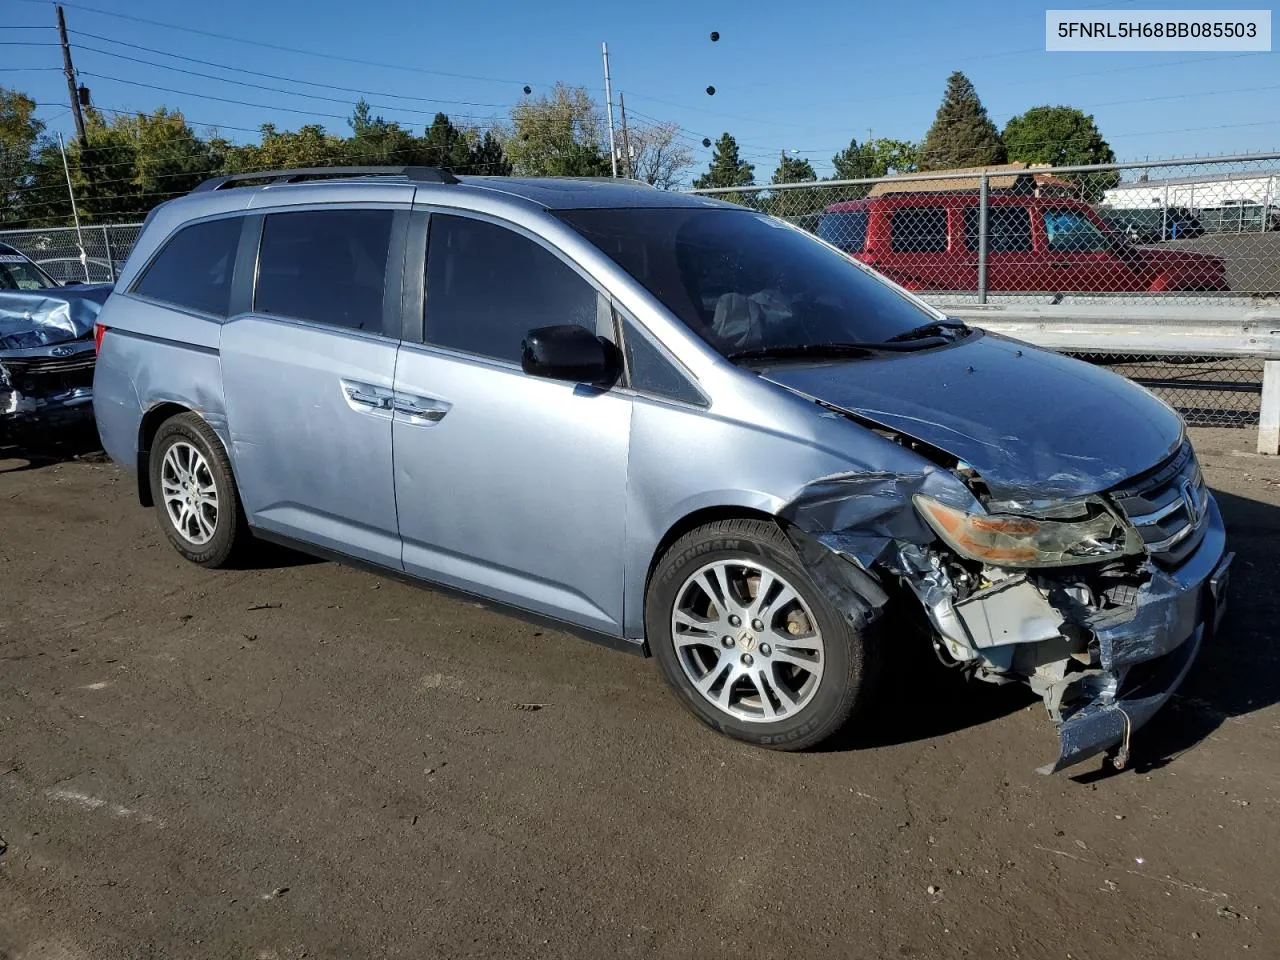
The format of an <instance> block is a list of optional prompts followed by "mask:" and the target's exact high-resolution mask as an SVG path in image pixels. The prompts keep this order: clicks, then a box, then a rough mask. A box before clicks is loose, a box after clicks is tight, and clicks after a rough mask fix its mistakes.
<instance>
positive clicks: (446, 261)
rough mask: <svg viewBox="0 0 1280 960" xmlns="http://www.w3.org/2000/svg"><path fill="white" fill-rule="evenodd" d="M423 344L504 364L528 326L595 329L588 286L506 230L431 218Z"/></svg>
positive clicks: (516, 358)
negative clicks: (561, 325)
mask: <svg viewBox="0 0 1280 960" xmlns="http://www.w3.org/2000/svg"><path fill="white" fill-rule="evenodd" d="M430 229H431V235H430V241H429V243H428V247H427V290H426V298H427V299H426V337H425V339H426V342H427V343H429V344H433V345H434V346H438V347H447V348H449V349H451V350H460V351H463V352H464V353H474V354H477V355H479V356H482V357H492V358H494V359H497V360H506V361H509V362H511V363H519V362H520V352H521V344H522V342H523V341H524V338H525V336H526V335H527V334H528V332H529V331H530V330H532V329H534V328H535V327H546V326H551V325H552V324H562V323H576V324H578V325H579V326H583V327H586V328H587V329H588V330H590V331H592V332H593V333H594V332H595V329H596V306H597V300H598V295H597V293H596V291H595V288H594V287H592V286H591V284H589V283H587V282H586V281H585V280H584V279H582V277H580V276H579V275H578V274H577V273H575V272H574V271H573V270H572V269H570V268H569V266H568V265H566V264H565V263H564V261H562V260H561V259H560V258H559V257H556V256H555V255H554V254H552V253H551V252H550V251H548V250H546V249H545V248H543V247H541V246H539V245H538V244H536V243H534V242H533V241H532V240H530V239H528V238H527V237H523V236H521V235H520V234H518V233H516V232H514V231H513V230H508V229H507V228H506V227H500V226H498V225H497V224H493V223H488V222H486V221H484V220H474V219H471V218H470V217H451V216H447V215H444V214H432V215H431V228H430Z"/></svg>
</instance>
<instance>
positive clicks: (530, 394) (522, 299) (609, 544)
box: [393, 213, 631, 636]
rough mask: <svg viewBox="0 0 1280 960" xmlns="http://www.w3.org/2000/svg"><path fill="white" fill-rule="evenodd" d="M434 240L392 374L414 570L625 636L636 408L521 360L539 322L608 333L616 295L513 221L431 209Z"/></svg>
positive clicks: (400, 500) (398, 479)
mask: <svg viewBox="0 0 1280 960" xmlns="http://www.w3.org/2000/svg"><path fill="white" fill-rule="evenodd" d="M415 216H416V215H415ZM429 237H430V238H429V242H428V244H427V253H426V267H425V286H426V293H425V311H424V315H423V332H422V336H421V337H420V338H419V339H420V342H418V343H411V342H410V339H409V338H408V337H406V341H405V343H404V345H403V346H402V348H401V352H400V357H399V361H398V363H397V366H396V376H395V392H396V405H395V406H396V408H395V418H394V421H393V436H394V445H395V488H396V489H395V493H396V504H397V507H398V510H399V517H400V536H401V539H402V541H403V549H404V553H403V558H404V568H405V570H406V571H407V572H409V573H411V574H414V575H417V576H421V577H424V578H426V579H429V580H433V581H436V582H440V583H444V584H447V585H449V586H452V587H455V588H458V589H462V590H466V591H468V592H472V593H476V594H479V595H481V596H485V597H489V598H492V599H495V600H500V601H502V602H505V603H509V604H513V605H515V606H518V607H522V608H524V609H526V610H530V611H534V612H536V613H540V614H544V615H547V616H551V617H555V618H557V619H561V620H565V621H568V622H570V623H573V624H576V625H579V626H583V627H587V628H590V629H593V630H597V631H601V632H605V633H609V634H612V635H614V636H620V635H621V623H622V579H623V548H624V538H625V532H626V531H625V516H626V486H627V454H628V441H629V436H630V423H631V401H630V400H629V399H628V398H627V397H626V396H624V395H622V394H620V393H619V392H617V391H612V390H604V389H600V388H597V387H591V386H586V385H582V384H574V383H568V382H560V381H552V380H546V379H541V378H537V377H532V376H528V375H526V374H525V373H524V372H523V371H522V369H521V365H520V354H521V343H522V341H523V339H524V337H525V335H526V334H527V332H528V331H529V330H530V329H532V328H535V327H541V326H550V325H552V324H565V323H577V324H581V325H582V326H584V327H587V328H588V329H591V330H593V331H597V332H602V333H605V334H610V333H611V330H612V324H611V314H610V311H609V306H608V300H607V298H606V297H604V296H603V295H602V293H601V291H599V290H598V289H597V288H596V287H595V286H593V284H592V283H591V282H589V281H588V280H587V279H586V277H585V275H583V274H582V273H580V272H579V271H578V270H577V269H576V268H575V267H573V266H571V265H570V263H569V262H568V260H567V258H565V257H563V256H562V255H561V254H559V253H558V252H557V251H554V250H553V249H552V248H550V247H549V246H548V245H546V244H544V243H543V242H542V241H541V240H539V239H537V238H535V237H534V236H533V235H532V234H529V233H527V232H524V231H522V230H520V229H518V228H517V227H515V226H514V225H512V224H508V223H503V222H500V221H496V220H492V219H487V218H481V217H478V216H470V215H468V216H462V215H454V214H441V213H432V214H431V215H430V219H429ZM419 263H421V261H419ZM420 269H421V267H420ZM407 275H408V269H406V276H407Z"/></svg>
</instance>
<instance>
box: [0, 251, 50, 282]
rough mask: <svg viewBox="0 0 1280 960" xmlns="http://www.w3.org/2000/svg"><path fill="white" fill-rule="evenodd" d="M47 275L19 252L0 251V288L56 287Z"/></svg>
mask: <svg viewBox="0 0 1280 960" xmlns="http://www.w3.org/2000/svg"><path fill="white" fill-rule="evenodd" d="M56 286H57V284H56V283H54V282H53V280H51V279H50V278H49V275H48V274H47V273H45V272H44V271H43V270H41V269H40V268H39V267H37V266H36V265H35V264H34V263H32V262H31V261H30V260H28V259H27V258H26V257H24V256H22V254H20V253H0V290H43V289H44V288H45V287H56Z"/></svg>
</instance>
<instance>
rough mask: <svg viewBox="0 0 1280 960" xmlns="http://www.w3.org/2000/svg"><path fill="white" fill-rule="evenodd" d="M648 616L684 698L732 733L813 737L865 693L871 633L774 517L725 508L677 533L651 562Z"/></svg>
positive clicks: (794, 742) (803, 743)
mask: <svg viewBox="0 0 1280 960" xmlns="http://www.w3.org/2000/svg"><path fill="white" fill-rule="evenodd" d="M645 624H646V632H647V635H648V640H649V645H650V648H651V649H652V650H653V652H654V654H655V656H656V657H657V660H658V664H659V665H660V667H661V669H662V673H663V675H664V677H665V678H666V680H667V682H668V683H669V684H670V685H671V686H672V688H673V689H674V690H675V692H676V694H677V696H678V697H679V698H680V699H681V700H682V701H683V702H684V704H685V706H687V707H688V708H689V709H690V710H692V711H693V713H694V714H695V715H696V716H697V717H698V718H699V719H700V720H702V722H703V723H706V724H707V725H708V726H710V727H713V728H715V729H717V730H719V731H720V732H722V733H725V734H727V735H729V736H731V737H735V738H737V739H739V740H745V741H747V742H749V743H755V744H759V745H760V746H765V747H772V748H775V749H781V750H802V749H805V748H807V747H812V746H814V745H815V744H817V743H820V742H821V741H822V740H825V739H826V738H827V737H829V736H831V735H832V734H833V733H835V732H836V731H837V730H839V729H840V728H841V727H842V726H844V724H845V723H846V722H847V721H848V720H849V718H850V717H851V716H853V715H854V714H855V713H856V712H858V711H860V710H862V709H863V708H864V707H865V706H866V702H867V701H868V700H869V699H870V689H869V687H870V686H871V684H869V683H868V682H867V680H868V678H869V675H870V674H869V670H870V666H871V663H872V655H873V653H874V651H873V650H872V648H871V644H869V642H868V640H867V638H865V637H864V636H863V635H862V634H860V633H859V632H857V631H855V630H853V629H852V628H851V627H850V626H849V624H848V622H847V621H846V620H845V619H844V617H842V616H841V615H840V613H839V612H838V611H837V610H836V609H835V608H834V607H833V605H832V604H831V603H830V602H829V601H828V600H827V599H826V597H825V596H824V595H823V593H822V592H821V591H820V590H819V589H818V588H817V587H816V586H815V585H814V583H813V581H812V580H811V579H810V578H809V575H808V574H807V573H806V572H805V570H804V568H803V567H802V566H801V564H800V562H799V559H798V558H797V557H796V554H795V551H794V550H793V549H792V547H791V544H790V542H789V541H788V540H787V538H786V536H785V535H784V534H783V532H782V530H781V529H779V528H778V526H777V525H776V524H773V523H769V522H764V521H760V520H745V519H742V520H722V521H718V522H715V523H710V524H707V525H706V526H703V527H699V528H697V529H696V530H693V531H691V532H690V533H688V534H686V535H685V536H683V537H681V538H680V539H679V540H678V541H676V543H675V544H674V545H673V546H672V547H671V549H669V550H668V551H667V552H666V554H664V555H663V557H662V559H661V560H660V561H659V562H658V565H657V567H656V568H655V570H654V573H653V577H652V579H651V581H650V584H649V590H648V594H647V596H646V600H645Z"/></svg>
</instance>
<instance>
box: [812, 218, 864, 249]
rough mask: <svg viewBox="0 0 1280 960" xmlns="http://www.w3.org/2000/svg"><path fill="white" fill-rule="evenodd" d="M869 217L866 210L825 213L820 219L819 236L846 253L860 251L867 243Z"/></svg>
mask: <svg viewBox="0 0 1280 960" xmlns="http://www.w3.org/2000/svg"><path fill="white" fill-rule="evenodd" d="M867 217H868V214H867V211H865V210H842V211H840V212H838V213H824V214H823V215H822V218H821V219H820V220H819V221H818V236H819V237H820V238H821V239H823V240H825V241H827V243H829V244H831V245H832V246H833V247H837V248H839V249H841V250H843V251H845V252H846V253H860V252H861V251H862V248H863V247H865V246H866V245H867Z"/></svg>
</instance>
